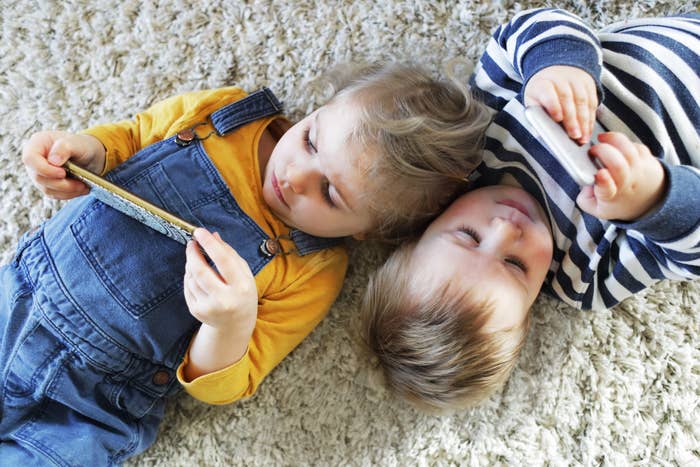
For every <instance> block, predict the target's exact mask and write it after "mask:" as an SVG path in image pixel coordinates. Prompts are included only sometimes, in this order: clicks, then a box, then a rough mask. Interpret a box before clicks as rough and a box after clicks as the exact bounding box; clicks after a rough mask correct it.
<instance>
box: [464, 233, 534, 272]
mask: <svg viewBox="0 0 700 467" xmlns="http://www.w3.org/2000/svg"><path fill="white" fill-rule="evenodd" d="M459 230H460V231H461V232H464V233H465V234H467V235H469V236H470V237H471V238H473V239H474V241H475V242H476V243H481V237H480V236H479V234H478V233H477V232H476V230H474V229H472V228H471V227H467V226H462V227H460V228H459ZM505 261H506V263H510V264H512V265H514V266H515V267H517V268H520V270H522V271H523V272H527V266H526V265H525V263H523V262H522V261H520V260H519V259H518V258H516V257H514V256H509V257H508V258H506V259H505Z"/></svg>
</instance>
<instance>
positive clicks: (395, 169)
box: [324, 63, 491, 243]
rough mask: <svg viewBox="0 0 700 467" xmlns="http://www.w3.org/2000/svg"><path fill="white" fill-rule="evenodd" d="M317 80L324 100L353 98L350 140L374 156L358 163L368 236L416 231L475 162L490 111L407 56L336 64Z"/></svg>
mask: <svg viewBox="0 0 700 467" xmlns="http://www.w3.org/2000/svg"><path fill="white" fill-rule="evenodd" d="M466 80H467V77H464V79H463V80H462V81H464V82H466ZM324 82H325V83H327V84H328V85H329V86H330V89H331V92H330V94H331V95H332V98H331V102H332V101H334V100H339V99H355V100H356V101H355V102H357V103H359V104H360V107H361V111H360V117H359V120H360V122H359V125H358V126H357V127H356V128H355V130H354V132H353V134H352V135H351V136H350V139H351V140H352V141H351V143H353V144H357V145H360V147H363V148H366V149H368V150H369V151H373V152H374V153H376V154H378V156H379V157H374V158H373V160H371V161H369V164H368V166H367V167H366V168H365V172H366V173H365V176H366V178H367V180H371V181H372V182H371V183H370V184H368V185H369V186H368V189H367V191H366V192H365V193H364V194H363V196H364V198H365V199H366V200H367V201H368V202H369V203H368V204H369V206H370V209H371V211H372V217H373V219H375V229H374V232H373V234H372V235H370V236H372V237H376V238H379V239H382V240H385V241H390V242H394V243H398V242H399V241H401V240H403V239H405V238H408V237H410V236H412V235H415V234H417V233H419V232H420V231H421V230H422V229H423V228H424V227H425V226H426V225H427V224H428V223H429V222H430V221H431V220H432V219H433V218H434V217H436V216H437V215H438V214H439V213H440V212H441V211H442V210H443V209H444V208H445V207H446V206H447V205H448V204H449V203H450V202H451V201H452V200H453V199H454V198H455V197H456V195H457V194H458V193H459V192H460V191H462V190H463V189H464V188H465V185H466V178H467V177H468V175H469V174H470V173H471V172H472V170H473V169H474V168H475V167H476V166H477V165H478V164H479V163H480V162H481V149H482V143H483V138H484V132H485V130H486V127H487V125H488V124H489V123H490V120H491V113H490V111H489V110H488V108H487V107H486V106H485V105H484V104H482V103H481V102H479V101H477V100H476V99H474V98H473V97H472V96H471V94H470V92H469V90H468V89H467V87H466V85H462V84H460V82H459V81H458V80H457V79H456V78H452V79H451V80H440V79H436V78H434V77H432V76H431V74H430V73H428V72H427V71H426V70H425V69H423V68H422V67H420V66H417V65H412V64H401V63H390V64H372V65H341V66H338V67H336V68H335V69H333V70H331V71H330V72H329V73H327V74H326V76H325V77H324Z"/></svg>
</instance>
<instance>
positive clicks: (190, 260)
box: [185, 241, 224, 292]
mask: <svg viewBox="0 0 700 467" xmlns="http://www.w3.org/2000/svg"><path fill="white" fill-rule="evenodd" d="M185 254H186V257H187V262H186V263H185V272H186V274H188V275H189V276H190V277H191V278H192V280H193V281H195V282H196V283H197V284H198V286H199V288H200V289H201V290H203V291H211V292H214V291H217V290H218V289H220V288H221V286H222V285H224V283H223V281H222V279H221V277H220V276H219V274H218V273H217V272H216V271H214V269H212V267H211V266H209V263H207V260H206V259H205V258H204V255H203V254H202V252H201V251H199V248H198V247H197V244H196V242H194V241H189V242H187V247H186V248H185Z"/></svg>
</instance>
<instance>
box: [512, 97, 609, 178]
mask: <svg viewBox="0 0 700 467" xmlns="http://www.w3.org/2000/svg"><path fill="white" fill-rule="evenodd" d="M525 116H526V117H527V119H528V121H529V122H530V123H531V124H532V126H533V127H535V130H536V131H537V134H538V135H539V137H540V140H541V141H542V142H543V143H544V144H545V146H547V148H549V150H550V151H551V153H552V154H554V156H555V157H556V158H557V159H558V160H559V162H561V165H563V166H564V168H565V169H566V171H567V172H569V174H570V175H571V177H572V178H573V179H574V180H575V181H576V183H578V184H579V185H581V186H583V185H592V184H593V182H594V181H595V174H596V172H598V167H597V166H596V164H595V163H594V162H593V161H592V160H591V158H590V156H589V155H588V150H589V149H590V148H591V144H590V143H586V144H584V145H583V146H579V145H578V143H576V141H574V140H572V139H571V138H569V135H568V134H566V130H565V129H564V127H563V126H561V125H560V124H559V123H557V122H555V121H554V120H552V118H551V117H550V116H549V114H548V113H547V111H546V110H545V109H544V108H542V107H540V106H538V105H536V106H529V107H527V108H526V109H525Z"/></svg>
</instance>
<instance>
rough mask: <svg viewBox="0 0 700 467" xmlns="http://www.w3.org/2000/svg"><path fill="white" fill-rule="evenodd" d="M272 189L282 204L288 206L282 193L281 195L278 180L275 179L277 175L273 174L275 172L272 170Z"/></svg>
mask: <svg viewBox="0 0 700 467" xmlns="http://www.w3.org/2000/svg"><path fill="white" fill-rule="evenodd" d="M271 181H272V189H273V191H274V192H275V195H276V196H277V198H278V199H279V200H280V201H281V202H282V204H284V205H285V206H287V207H289V204H287V201H286V200H285V199H284V195H282V190H281V189H280V185H279V182H278V181H277V177H276V176H275V173H274V172H272V177H271Z"/></svg>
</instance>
